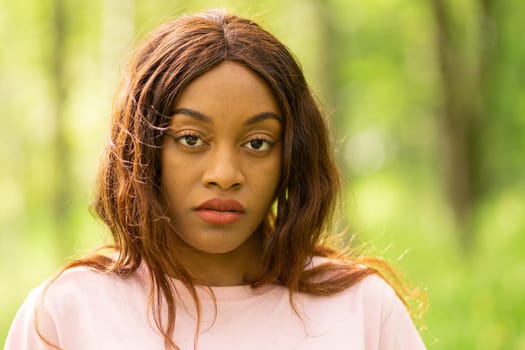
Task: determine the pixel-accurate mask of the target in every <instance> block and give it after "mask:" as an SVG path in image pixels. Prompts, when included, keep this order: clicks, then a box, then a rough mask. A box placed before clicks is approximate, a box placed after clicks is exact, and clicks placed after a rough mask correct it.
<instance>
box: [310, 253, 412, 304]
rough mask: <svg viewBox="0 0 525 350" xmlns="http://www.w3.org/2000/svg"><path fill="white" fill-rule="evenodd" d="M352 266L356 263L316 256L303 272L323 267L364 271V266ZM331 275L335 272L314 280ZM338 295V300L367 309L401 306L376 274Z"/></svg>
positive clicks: (396, 297)
mask: <svg viewBox="0 0 525 350" xmlns="http://www.w3.org/2000/svg"><path fill="white" fill-rule="evenodd" d="M353 264H356V263H353V262H351V261H348V260H340V259H334V258H326V257H318V256H316V257H313V258H312V259H311V260H310V261H309V263H308V264H307V265H306V268H305V270H309V269H314V268H319V267H321V266H323V265H332V266H336V267H338V268H340V269H345V268H348V270H349V271H350V270H352V271H358V270H359V269H361V268H362V269H366V266H364V265H360V264H357V266H356V265H353ZM332 273H335V272H331V270H327V272H325V273H324V275H322V276H317V277H316V279H319V281H323V280H325V279H327V280H329V279H330V275H331V274H332ZM338 294H340V295H339V297H340V298H346V299H347V300H350V301H352V302H358V303H360V304H361V305H363V306H364V307H367V308H383V309H388V308H389V306H390V305H392V304H397V303H398V302H399V303H401V304H402V302H401V301H400V299H399V297H398V296H397V294H396V292H395V290H394V288H392V286H391V285H390V284H389V283H388V282H387V281H386V280H385V279H384V278H383V277H381V276H380V275H379V274H378V273H371V274H367V275H365V276H364V277H362V278H360V279H358V280H357V281H356V282H355V283H353V284H352V285H350V286H349V287H348V288H346V289H344V290H343V291H341V292H340V293H338ZM339 297H338V298H339ZM378 311H379V310H378Z"/></svg>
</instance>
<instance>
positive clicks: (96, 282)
mask: <svg viewBox="0 0 525 350" xmlns="http://www.w3.org/2000/svg"><path fill="white" fill-rule="evenodd" d="M143 277H144V276H142V274H141V273H139V272H134V273H131V274H130V275H128V276H119V275H117V274H115V273H112V272H106V271H99V270H97V269H95V268H91V267H87V266H78V267H72V268H69V269H66V270H65V271H63V272H61V273H59V274H58V276H55V277H53V278H51V279H49V280H47V281H45V282H44V283H42V284H41V285H40V286H38V287H37V288H35V289H34V290H33V291H32V292H31V293H30V295H32V296H33V298H36V297H43V299H42V301H43V303H44V304H45V305H47V306H56V305H57V304H64V303H66V304H71V303H86V304H89V303H90V301H94V300H101V299H108V298H121V297H122V296H124V295H128V294H137V293H140V294H144V293H145V287H144V285H145V283H144V278H143Z"/></svg>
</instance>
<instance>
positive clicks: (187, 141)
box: [177, 134, 204, 147]
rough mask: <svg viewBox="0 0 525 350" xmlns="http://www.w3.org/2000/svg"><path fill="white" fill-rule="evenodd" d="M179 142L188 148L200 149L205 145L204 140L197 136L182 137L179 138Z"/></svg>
mask: <svg viewBox="0 0 525 350" xmlns="http://www.w3.org/2000/svg"><path fill="white" fill-rule="evenodd" d="M177 141H178V142H180V143H181V144H183V145H184V146H186V147H199V146H203V145H204V140H203V139H202V138H201V137H199V136H197V135H192V134H188V135H182V136H179V137H177Z"/></svg>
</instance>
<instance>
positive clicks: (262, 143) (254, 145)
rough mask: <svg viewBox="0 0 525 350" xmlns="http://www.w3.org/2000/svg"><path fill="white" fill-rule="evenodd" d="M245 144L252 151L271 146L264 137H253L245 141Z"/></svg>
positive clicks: (261, 150)
mask: <svg viewBox="0 0 525 350" xmlns="http://www.w3.org/2000/svg"><path fill="white" fill-rule="evenodd" d="M245 145H246V147H248V149H250V150H252V151H259V152H264V151H269V150H270V148H271V147H272V144H271V143H270V141H267V140H264V139H253V140H250V141H248V142H246V144H245Z"/></svg>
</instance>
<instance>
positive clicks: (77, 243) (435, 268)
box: [0, 0, 525, 350]
mask: <svg viewBox="0 0 525 350" xmlns="http://www.w3.org/2000/svg"><path fill="white" fill-rule="evenodd" d="M116 3H118V6H115V4H116ZM446 3H447V5H448V6H449V8H450V9H451V13H452V14H453V18H454V23H455V27H454V34H455V37H456V38H457V39H456V41H455V44H456V45H459V47H460V48H461V52H462V55H463V56H464V57H465V62H467V63H468V64H475V62H474V61H475V60H476V57H478V56H477V53H478V51H477V50H482V52H483V54H484V55H487V56H486V57H490V58H491V60H490V62H491V65H490V67H487V72H486V73H487V77H488V78H487V79H489V80H488V82H489V84H488V85H489V86H488V88H487V89H486V90H485V91H486V92H485V95H484V96H483V106H484V108H485V109H486V113H487V116H488V118H486V120H485V123H486V124H484V127H483V138H482V145H481V147H480V149H479V151H478V152H479V154H478V156H479V157H480V158H481V159H483V164H484V165H483V169H484V170H483V171H484V178H485V181H484V185H485V186H486V191H485V195H484V196H483V197H482V198H481V199H480V200H479V201H478V202H477V203H476V205H475V208H474V209H475V210H474V212H473V217H474V220H473V229H474V232H475V239H474V242H473V243H472V244H473V246H472V249H471V251H470V254H469V255H465V253H464V252H463V251H462V250H461V249H460V248H459V246H458V239H457V236H458V230H457V228H456V226H455V224H454V221H453V215H452V213H451V207H450V205H449V203H448V199H447V198H448V197H447V195H446V191H445V185H444V180H443V178H444V176H445V172H446V169H445V166H444V165H443V164H444V161H443V153H442V151H443V149H442V139H443V135H442V129H441V126H442V125H441V124H440V119H439V112H440V106H441V104H442V102H443V100H442V93H441V91H440V89H441V86H440V80H439V79H440V76H439V66H438V59H437V48H436V41H435V25H434V22H433V17H432V8H431V6H430V1H429V2H421V1H419V2H418V1H416V2H414V1H408V0H366V1H365V0H351V1H343V0H324V1H321V0H308V1H301V0H290V1H286V2H282V1H276V0H266V1H259V2H257V3H256V4H255V3H254V2H250V1H240V0H237V1H234V0H230V1H227V0H224V1H221V2H219V3H217V2H212V1H209V0H199V1H182V0H180V1H167V0H148V1H146V0H126V1H119V2H112V1H109V0H100V1H72V0H68V1H66V0H63V1H62V5H63V6H64V11H65V12H64V13H66V14H67V16H66V22H65V23H67V26H66V30H67V31H66V33H65V34H66V35H65V42H64V50H65V53H64V54H65V60H64V65H65V67H64V71H65V78H64V79H65V82H66V83H67V86H68V89H67V94H66V96H64V104H65V111H66V115H67V119H66V124H65V125H66V131H67V133H66V136H67V137H66V147H68V148H69V149H70V153H71V155H72V158H71V164H68V165H67V166H69V167H70V170H71V173H70V174H71V183H70V184H69V186H70V188H72V189H74V190H73V191H72V192H71V193H69V199H68V200H67V201H66V202H63V203H61V204H60V205H62V206H66V207H67V208H68V209H69V214H68V217H63V218H60V220H62V221H63V222H64V225H62V226H61V225H57V222H56V221H57V220H56V217H55V216H54V205H56V204H53V196H54V192H55V190H56V188H55V187H54V185H51V184H53V183H54V179H55V174H56V173H55V171H56V167H57V166H58V165H57V164H60V159H58V160H57V159H56V155H55V148H54V146H53V145H54V140H55V139H56V134H55V132H56V130H55V125H54V123H55V105H54V101H55V100H54V97H55V95H54V94H55V91H54V90H53V79H54V76H53V73H52V70H51V68H50V67H51V62H52V57H53V51H52V45H53V32H52V23H51V19H50V13H51V9H52V4H54V2H53V1H51V0H46V1H36V0H28V1H14V2H9V1H3V2H2V3H1V4H0V39H1V41H2V43H3V45H4V48H3V50H1V51H0V102H1V103H0V110H1V113H2V115H3V119H2V127H1V128H0V138H1V140H2V146H3V147H1V148H0V162H1V163H2V166H1V167H0V193H1V194H2V199H3V201H2V202H1V203H0V259H1V261H0V279H1V281H2V283H0V300H2V302H1V303H0V339H4V338H5V335H6V334H7V330H8V327H9V325H10V323H11V321H12V319H13V317H14V314H15V312H16V310H17V309H18V307H19V305H20V304H21V302H22V301H23V300H24V298H25V297H26V295H27V293H28V292H29V290H30V289H31V288H33V287H35V286H36V285H38V284H39V283H41V282H42V281H44V280H45V279H46V278H48V277H49V276H50V275H51V274H52V273H53V272H54V271H56V270H57V269H58V267H59V266H61V265H62V264H63V263H64V262H65V261H67V259H69V258H71V257H72V256H78V255H82V254H83V253H84V252H85V251H86V250H89V249H90V248H93V247H95V246H97V245H98V244H100V243H102V242H104V241H106V240H107V233H106V231H105V229H104V228H103V227H102V225H101V224H100V223H99V222H98V221H96V220H95V219H93V218H92V217H91V216H90V214H89V212H88V206H89V200H90V194H91V189H92V187H93V181H94V177H95V174H96V169H97V162H98V158H99V156H100V153H101V150H102V147H103V145H104V139H105V134H106V128H107V126H108V120H109V114H110V109H111V101H112V95H113V92H114V91H115V88H116V86H117V83H118V79H119V71H120V69H121V68H122V66H123V65H124V64H125V61H126V58H127V55H128V53H129V52H130V51H131V49H132V47H133V45H134V43H135V42H136V41H137V40H139V39H140V38H141V37H143V36H144V34H145V33H147V32H148V31H149V30H151V29H152V28H154V27H155V26H156V25H157V24H158V23H160V22H162V21H163V20H165V19H168V18H173V17H175V16H177V15H179V14H182V13H187V12H194V11H199V10H203V9H206V8H211V7H225V8H229V9H232V10H234V11H235V12H237V13H240V14H242V15H248V16H250V17H254V18H255V19H257V21H258V22H259V23H261V24H262V25H263V27H265V28H267V29H269V30H270V31H271V32H273V33H275V34H276V36H277V37H279V38H281V39H282V40H283V41H284V42H285V43H286V44H287V45H288V46H289V47H290V48H291V49H292V51H294V52H295V53H296V55H297V56H298V58H299V60H300V61H301V63H302V65H303V67H304V70H305V72H306V75H307V78H308V79H309V81H310V82H311V84H312V86H313V87H314V90H315V92H316V93H317V94H318V95H319V96H320V97H321V100H322V101H323V102H324V106H325V109H326V110H327V112H328V114H329V116H330V117H331V118H332V122H333V124H334V130H335V131H336V132H337V133H336V141H337V142H336V143H337V148H338V155H339V159H340V160H341V166H342V167H343V168H344V169H345V181H346V182H345V184H346V187H345V194H344V196H343V199H344V202H345V203H344V204H345V205H344V209H345V210H346V212H347V213H348V215H347V216H348V221H349V224H348V226H349V227H351V231H352V233H355V234H357V236H358V237H359V240H360V241H362V242H366V243H365V248H366V249H367V252H369V253H370V254H375V255H380V256H383V257H384V258H386V259H388V260H389V261H392V262H393V263H394V264H395V265H397V266H398V267H399V268H400V269H401V270H403V271H405V272H406V273H407V275H408V276H409V278H410V279H411V280H412V281H414V283H415V284H416V285H419V286H422V287H424V288H425V289H426V290H427V292H428V296H429V311H428V313H427V315H426V318H425V320H424V321H425V324H426V328H427V330H425V331H423V332H422V334H423V336H424V338H425V341H426V343H427V345H428V347H429V349H447V350H448V349H481V350H484V349H486V350H489V349H523V348H525V336H524V334H523V331H522V330H523V329H525V316H524V315H525V301H524V300H525V299H524V298H523V295H524V294H525V270H524V269H523V268H522V265H523V258H522V255H523V250H524V248H525V201H524V199H523V198H525V183H524V181H523V174H525V168H524V167H525V162H523V154H525V137H524V136H525V102H523V101H525V84H524V81H523V80H524V79H525V78H524V77H525V67H524V66H523V64H522V62H524V60H525V46H523V45H522V44H521V28H522V22H523V16H524V14H525V11H524V10H525V8H524V3H523V2H522V1H518V0H505V1H499V2H494V3H495V4H497V11H496V12H495V16H496V17H495V18H489V19H487V20H488V21H489V22H490V23H492V24H491V25H493V26H494V28H495V29H494V42H493V45H492V44H491V45H490V46H489V47H482V48H479V47H478V46H477V44H476V43H477V42H476V38H477V36H478V35H479V32H478V29H477V28H475V27H474V26H473V25H472V23H474V22H475V20H476V16H478V15H479V2H476V1H474V0H468V1H463V2H454V1H448V2H446ZM86 14H89V16H88V15H86ZM482 57H485V56H482ZM326 62H328V63H330V64H328V65H327V64H326ZM57 227H65V228H66V230H65V231H58V229H57ZM64 242H65V243H64Z"/></svg>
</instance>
